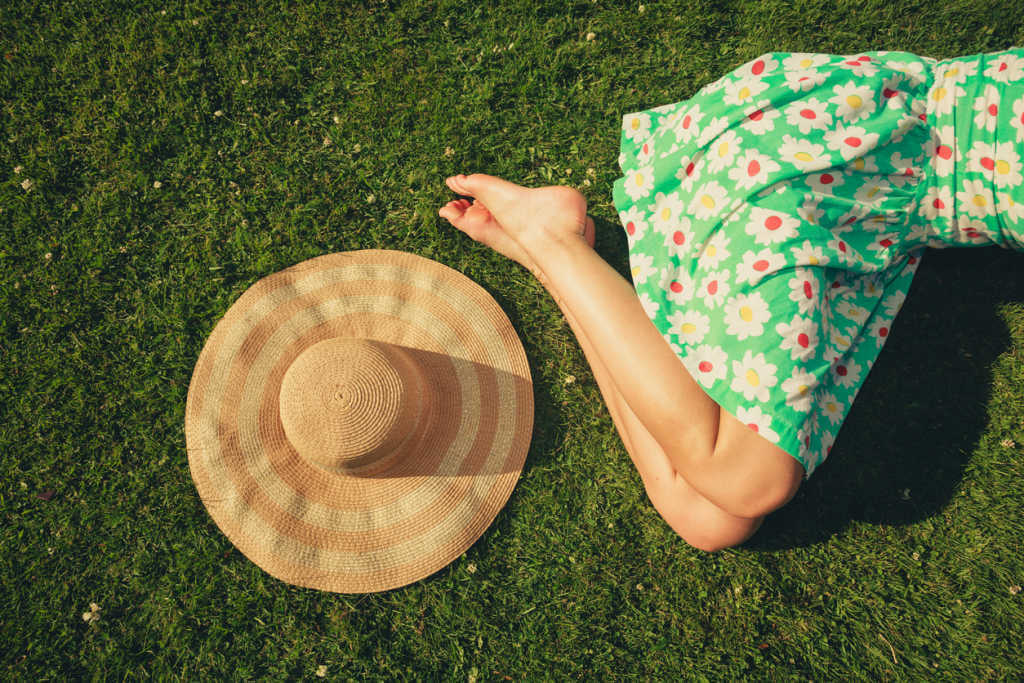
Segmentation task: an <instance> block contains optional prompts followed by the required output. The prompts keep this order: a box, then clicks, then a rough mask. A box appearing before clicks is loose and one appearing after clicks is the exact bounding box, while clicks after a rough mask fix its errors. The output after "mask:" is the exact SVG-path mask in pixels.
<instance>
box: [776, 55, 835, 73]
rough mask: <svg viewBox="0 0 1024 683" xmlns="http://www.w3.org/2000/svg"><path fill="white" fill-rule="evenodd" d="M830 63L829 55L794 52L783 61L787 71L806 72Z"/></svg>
mask: <svg viewBox="0 0 1024 683" xmlns="http://www.w3.org/2000/svg"><path fill="white" fill-rule="evenodd" d="M827 63H828V55H825V54H820V53H813V52H794V53H793V54H791V55H790V56H789V57H786V58H785V59H784V60H782V67H783V68H784V69H786V71H806V70H808V69H814V68H816V67H819V66H823V65H824V64H827Z"/></svg>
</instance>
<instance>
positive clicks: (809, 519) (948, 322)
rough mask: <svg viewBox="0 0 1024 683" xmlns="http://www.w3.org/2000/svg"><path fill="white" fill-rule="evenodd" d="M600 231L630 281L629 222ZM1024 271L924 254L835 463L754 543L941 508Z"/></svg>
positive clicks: (1014, 263) (995, 252)
mask: <svg viewBox="0 0 1024 683" xmlns="http://www.w3.org/2000/svg"><path fill="white" fill-rule="evenodd" d="M598 235H599V238H598V244H597V248H598V250H599V251H600V252H601V253H602V255H604V256H605V258H606V259H608V261H609V262H610V263H611V264H612V265H613V266H614V267H615V268H616V270H618V271H619V272H620V273H622V274H623V275H624V276H626V277H627V278H628V277H629V273H628V262H629V255H628V249H627V246H626V240H625V236H624V235H623V234H622V230H621V228H620V226H619V225H618V224H617V223H610V222H608V221H599V225H598ZM1022 265H1024V256H1022V255H1021V254H1018V253H1014V252H1012V251H1009V250H1004V249H1000V248H997V247H990V248H981V249H979V248H970V249H947V250H934V249H932V250H928V251H927V252H926V253H925V255H924V259H923V262H922V264H921V267H920V269H919V270H918V273H917V275H916V277H915V280H914V283H913V285H912V286H911V291H910V293H909V295H908V297H907V300H906V303H905V304H904V306H903V309H902V310H901V312H900V314H899V315H898V316H897V318H896V322H895V324H894V325H893V331H892V334H891V336H890V337H889V340H888V342H887V343H886V345H885V347H884V348H883V349H882V352H881V354H880V355H879V357H878V360H877V362H876V363H875V366H874V368H873V369H872V370H871V372H870V373H869V374H868V377H867V379H866V380H865V382H864V384H863V386H862V387H861V390H860V393H859V394H858V396H857V399H856V401H855V403H854V405H853V407H852V408H851V410H850V413H849V415H848V416H847V419H846V422H845V423H844V424H843V427H842V429H841V430H840V433H839V437H838V439H837V440H836V444H835V446H834V447H833V449H832V453H831V455H830V456H829V458H828V460H827V461H826V462H825V463H824V464H822V465H821V467H819V468H818V470H817V471H816V472H815V473H814V475H813V476H812V477H811V478H810V479H809V480H808V481H806V482H805V483H804V484H803V485H802V486H801V488H800V490H799V491H798V492H797V495H796V497H795V498H794V499H793V500H792V501H791V502H790V503H789V504H788V505H787V506H785V507H784V508H782V509H781V510H779V511H778V512H776V513H774V514H772V515H770V516H769V517H768V519H767V520H765V524H764V527H763V528H762V529H761V530H760V531H759V532H758V533H757V534H756V535H755V536H754V538H752V539H751V540H750V541H749V542H748V543H747V544H746V546H745V547H748V548H751V549H764V550H775V549H785V548H793V547H803V546H808V545H813V544H815V543H819V542H822V541H825V540H827V539H829V538H830V537H832V536H833V535H834V534H836V533H837V532H840V531H842V529H844V528H845V527H846V526H848V525H849V524H850V522H851V521H855V520H861V521H867V522H870V523H874V524H884V525H903V524H910V523H913V522H916V521H919V520H922V519H925V518H927V517H930V516H932V515H935V514H938V513H940V512H941V510H942V509H943V508H944V507H945V506H946V505H947V504H948V502H949V500H950V499H951V498H952V496H953V495H954V493H955V491H956V489H957V487H958V486H959V484H960V481H961V480H962V478H963V472H964V469H965V468H966V466H967V463H968V460H969V459H970V457H971V454H972V453H973V452H974V449H975V448H976V446H977V444H978V440H979V437H980V436H981V434H982V433H983V431H984V429H985V427H986V423H987V417H986V414H987V410H988V404H989V401H990V399H991V396H990V394H991V387H992V372H991V367H992V365H993V364H994V363H995V361H996V359H997V357H998V356H999V355H1000V354H1002V353H1003V352H1005V351H1006V349H1007V348H1008V347H1009V345H1010V341H1011V340H1010V336H1009V333H1008V331H1007V328H1006V324H1005V323H1004V321H1003V320H1002V319H1001V318H1000V317H999V314H998V309H999V307H1000V305H1002V304H1003V303H1006V302H1015V301H1022V300H1024V268H1022V267H1021V266H1022Z"/></svg>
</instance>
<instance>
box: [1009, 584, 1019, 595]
mask: <svg viewBox="0 0 1024 683" xmlns="http://www.w3.org/2000/svg"><path fill="white" fill-rule="evenodd" d="M1017 593H1020V586H1017V585H1014V586H1010V595H1017Z"/></svg>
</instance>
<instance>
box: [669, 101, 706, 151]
mask: <svg viewBox="0 0 1024 683" xmlns="http://www.w3.org/2000/svg"><path fill="white" fill-rule="evenodd" d="M702 118H704V112H702V111H701V110H700V106H699V105H697V104H694V105H693V106H691V107H690V108H689V109H687V110H686V113H684V114H683V115H682V117H680V118H679V121H678V122H677V123H676V127H675V129H674V131H675V134H676V141H677V142H678V143H679V144H681V145H683V144H686V143H687V142H689V141H690V140H692V139H693V138H694V137H695V136H696V135H697V134H698V133H699V132H700V120H701V119H702Z"/></svg>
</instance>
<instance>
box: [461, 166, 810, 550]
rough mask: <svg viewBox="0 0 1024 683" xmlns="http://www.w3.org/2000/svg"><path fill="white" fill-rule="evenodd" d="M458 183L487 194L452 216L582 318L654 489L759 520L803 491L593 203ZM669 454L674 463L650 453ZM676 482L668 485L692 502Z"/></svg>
mask: <svg viewBox="0 0 1024 683" xmlns="http://www.w3.org/2000/svg"><path fill="white" fill-rule="evenodd" d="M449 185H451V186H452V188H453V189H455V190H456V191H458V192H461V193H464V194H470V195H473V196H475V197H476V198H477V201H476V202H474V203H472V204H467V200H461V201H460V202H452V203H450V204H449V205H448V206H446V207H445V208H444V209H442V210H441V215H442V216H444V217H446V218H448V219H449V220H451V221H452V222H453V224H455V225H456V226H457V227H459V228H460V229H462V230H463V231H464V232H466V233H467V234H469V235H470V236H471V237H473V238H474V239H478V240H479V241H482V242H484V243H486V244H488V245H490V246H492V247H494V248H495V249H497V250H498V251H500V252H501V253H504V254H505V255H507V256H509V257H510V258H514V259H515V260H517V261H518V262H520V263H522V264H523V265H524V266H526V267H528V268H530V269H531V270H532V271H534V272H535V273H537V274H538V276H539V277H542V281H543V282H544V283H545V285H546V286H547V287H548V289H549V291H551V292H552V294H553V295H554V296H555V297H556V300H557V301H558V302H559V305H560V306H562V308H563V311H565V312H567V314H568V315H571V316H572V319H571V322H570V324H571V325H573V326H574V331H575V332H577V337H578V338H580V340H581V344H583V343H586V344H587V347H586V348H585V351H584V352H585V353H587V355H588V360H589V361H590V362H591V364H592V367H595V376H597V373H601V375H602V376H604V377H605V381H604V382H603V384H604V385H606V386H604V387H602V394H603V395H604V396H605V400H606V402H607V403H608V405H609V410H610V411H612V410H614V411H615V412H616V413H618V416H617V419H616V415H615V414H614V413H613V419H616V424H617V426H620V433H623V432H624V434H623V436H624V441H625V442H626V443H627V448H629V449H631V451H632V452H631V456H634V455H635V456H636V457H637V459H639V460H640V461H641V462H642V463H647V465H644V466H643V468H642V469H641V475H642V476H643V475H644V472H646V473H647V474H648V475H649V476H648V477H645V483H647V482H648V480H649V481H650V482H651V483H652V485H651V486H650V487H649V490H652V491H653V490H658V491H661V490H663V489H666V487H662V486H660V485H655V484H657V483H658V482H664V481H668V480H669V479H671V480H672V481H675V480H676V478H677V477H678V479H680V480H682V481H683V482H684V483H687V484H689V485H691V488H692V490H693V492H695V493H696V494H697V495H699V496H700V497H702V498H703V499H704V500H706V501H709V502H710V504H711V505H712V506H713V507H717V508H719V509H720V510H722V511H724V512H726V513H727V514H729V515H732V516H733V517H735V518H747V519H748V520H754V521H755V522H756V520H757V518H759V517H761V516H763V514H765V513H766V512H768V511H770V510H772V509H775V507H778V506H779V505H781V504H782V503H784V502H785V501H786V500H788V498H789V497H791V496H792V494H793V493H795V490H796V486H798V485H799V480H800V476H799V475H800V474H802V470H801V469H800V467H799V465H798V464H797V463H796V462H795V461H794V460H793V459H792V458H791V457H790V456H788V455H787V454H785V453H784V452H782V451H781V450H779V449H777V448H775V447H774V446H772V445H771V444H769V443H768V442H767V441H766V440H764V439H763V438H761V437H759V436H757V435H756V434H754V432H752V431H751V430H749V429H746V427H744V426H743V425H741V424H739V423H738V421H736V420H735V418H732V417H731V416H729V415H728V414H727V413H725V412H724V411H720V410H719V408H718V405H717V404H716V403H715V402H714V401H712V400H711V399H710V398H709V397H708V396H707V395H706V394H705V393H704V392H703V390H701V389H700V387H699V386H697V385H696V383H695V382H694V381H693V379H692V378H691V377H690V375H689V373H688V372H686V370H685V369H684V368H683V367H682V365H681V364H680V363H679V360H678V358H677V357H676V356H675V354H674V353H673V352H672V351H671V349H670V348H669V347H668V345H667V344H666V343H665V341H664V339H663V338H662V337H661V334H660V333H659V332H658V331H657V330H656V329H655V328H654V326H653V324H652V323H651V322H650V320H649V319H648V317H647V315H646V313H645V312H644V311H643V308H642V307H641V305H640V303H639V300H638V299H637V297H636V294H635V292H634V291H633V288H632V285H630V284H629V283H628V282H626V281H625V279H623V278H622V277H621V276H620V275H619V274H618V273H617V272H615V270H614V269H612V268H611V266H609V265H608V264H607V263H605V262H604V261H603V260H602V259H601V258H600V257H599V256H597V254H596V253H595V252H594V251H593V250H592V249H591V248H590V246H589V245H588V244H587V243H586V241H585V240H584V239H583V235H584V232H585V226H586V203H585V200H583V198H582V196H581V195H579V193H577V192H575V191H574V190H571V189H569V188H539V189H536V190H527V189H525V188H521V187H519V186H517V185H513V184H511V183H507V182H505V181H502V180H500V179H497V178H492V177H490V176H470V177H465V176H456V177H455V178H452V179H449ZM496 216H500V217H501V220H500V222H499V221H498V220H497V219H496V218H495V217H496ZM538 216H539V217H542V220H543V223H542V224H541V225H538V224H537V217H538ZM584 340H586V341H585V342H584ZM588 349H589V353H588ZM595 359H596V360H599V361H600V365H598V364H597V363H595ZM613 389H614V390H615V392H614V393H613V391H612V390H613ZM626 408H628V409H629V411H630V412H629V413H627V412H626ZM631 418H632V419H633V420H635V424H632V425H631V424H630V419H631ZM631 427H632V428H631ZM645 436H647V437H650V439H649V440H648V439H645ZM642 444H645V445H646V446H653V448H646V447H645V445H642ZM723 444H724V446H723ZM659 449H660V453H661V456H663V457H666V458H667V461H668V468H667V469H666V468H665V467H658V466H657V465H655V464H652V463H653V462H654V461H650V462H649V461H648V459H647V458H645V457H644V456H641V455H639V454H640V453H642V452H648V451H651V452H654V453H658V452H659ZM638 468H641V466H640V465H638ZM794 468H795V469H794ZM677 489H678V487H675V486H672V487H668V488H667V489H666V490H670V491H674V492H675V493H676V494H680V497H681V496H682V493H681V492H680V491H678V490H677ZM689 490H690V489H686V491H689ZM697 500H698V501H699V500H700V499H699V498H698V499H697ZM748 529H749V527H748ZM734 542H735V541H734Z"/></svg>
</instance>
